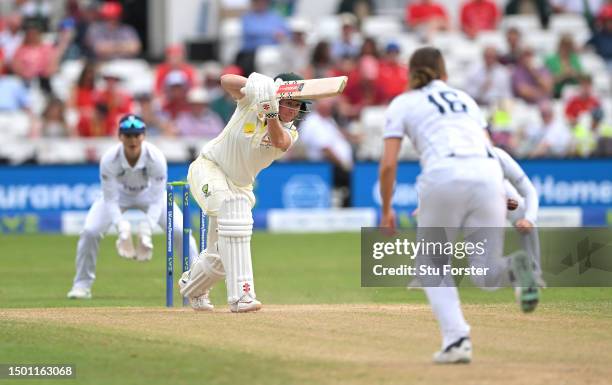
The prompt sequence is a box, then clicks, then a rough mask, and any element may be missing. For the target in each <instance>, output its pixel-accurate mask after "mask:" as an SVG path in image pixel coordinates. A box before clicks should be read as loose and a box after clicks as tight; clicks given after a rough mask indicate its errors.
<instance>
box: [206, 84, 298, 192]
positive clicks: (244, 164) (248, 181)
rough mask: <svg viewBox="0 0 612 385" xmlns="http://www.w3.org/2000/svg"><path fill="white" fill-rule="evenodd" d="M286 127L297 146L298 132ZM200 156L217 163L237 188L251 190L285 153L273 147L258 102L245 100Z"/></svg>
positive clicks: (246, 98)
mask: <svg viewBox="0 0 612 385" xmlns="http://www.w3.org/2000/svg"><path fill="white" fill-rule="evenodd" d="M283 126H284V127H285V130H286V131H287V132H288V133H289V136H290V137H291V145H293V143H295V141H296V140H297V138H298V133H297V130H296V129H295V128H294V127H292V124H286V125H285V124H283ZM200 153H201V154H202V156H204V158H206V159H208V160H211V161H213V162H215V163H216V164H217V165H218V166H219V168H220V169H221V170H222V171H223V172H224V173H225V175H226V176H227V177H228V178H229V179H230V180H231V181H232V182H233V183H234V184H235V185H237V186H239V187H247V186H250V185H252V184H253V182H254V181H255V177H256V176H257V174H259V172H260V171H261V170H263V169H264V168H266V167H268V166H269V165H270V164H271V163H272V162H274V161H275V160H276V159H278V158H280V157H282V156H283V155H284V154H285V151H283V150H281V149H279V148H276V147H274V146H272V142H271V140H270V136H269V135H268V129H267V127H266V122H265V120H264V119H260V118H259V117H258V115H257V104H256V102H255V101H253V100H251V99H250V98H249V97H248V96H244V97H243V98H242V99H240V100H239V101H238V106H237V108H236V111H234V114H233V115H232V118H231V119H230V121H229V122H228V123H227V125H226V126H225V128H224V129H223V131H222V132H221V133H220V134H219V135H218V136H217V137H216V138H214V139H213V140H211V141H210V142H208V143H207V144H206V145H205V146H204V147H203V148H202V150H201V151H200Z"/></svg>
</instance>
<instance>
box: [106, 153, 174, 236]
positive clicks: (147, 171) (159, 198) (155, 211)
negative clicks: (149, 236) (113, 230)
mask: <svg viewBox="0 0 612 385" xmlns="http://www.w3.org/2000/svg"><path fill="white" fill-rule="evenodd" d="M167 179H168V164H167V163H166V157H165V156H164V154H163V153H162V152H161V151H160V150H159V149H158V148H157V147H155V146H154V145H153V144H151V143H149V142H146V141H144V142H143V143H142V152H141V153H140V157H139V158H138V161H137V162H136V164H135V165H134V167H131V166H130V165H129V163H128V161H127V159H126V158H125V153H124V151H123V143H118V144H117V145H115V146H113V147H112V148H110V149H109V150H108V151H106V152H105V153H104V155H102V159H101V160H100V181H101V183H102V194H103V195H102V196H103V199H104V201H105V202H107V203H110V204H111V207H112V208H111V211H112V218H113V223H117V222H118V221H119V220H120V219H121V210H120V207H132V206H135V205H136V204H137V205H138V206H141V207H148V209H147V218H148V219H149V221H150V222H151V225H152V226H153V225H154V224H156V223H157V222H158V220H159V218H160V215H161V214H162V210H163V205H164V202H165V198H164V192H165V190H166V180H167Z"/></svg>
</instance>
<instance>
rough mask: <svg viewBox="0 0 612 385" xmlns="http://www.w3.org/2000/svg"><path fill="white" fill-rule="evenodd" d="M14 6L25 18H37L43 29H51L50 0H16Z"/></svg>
mask: <svg viewBox="0 0 612 385" xmlns="http://www.w3.org/2000/svg"><path fill="white" fill-rule="evenodd" d="M14 7H15V8H16V9H17V10H18V11H19V13H20V14H21V16H23V18H24V19H30V20H36V21H37V22H38V24H39V25H40V28H41V30H42V31H45V32H46V31H48V30H49V18H50V16H51V4H50V2H49V1H48V0H15V4H14Z"/></svg>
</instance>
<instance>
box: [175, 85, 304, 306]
mask: <svg viewBox="0 0 612 385" xmlns="http://www.w3.org/2000/svg"><path fill="white" fill-rule="evenodd" d="M301 79H302V78H301V77H300V76H298V75H296V74H292V73H289V74H280V75H278V76H276V78H275V80H276V83H275V80H273V79H272V78H269V77H267V76H264V75H261V74H258V73H252V74H251V75H250V76H249V77H248V79H247V78H244V77H242V76H238V75H224V76H223V77H221V86H222V87H223V88H224V89H225V90H226V91H227V92H228V93H229V94H230V95H231V96H232V97H233V98H234V99H235V100H236V101H237V108H236V111H235V112H234V115H233V116H232V118H231V120H230V121H229V122H228V124H227V126H226V127H225V129H224V130H223V132H221V134H219V136H217V137H216V138H215V139H213V140H212V141H211V142H209V143H208V144H206V145H205V146H204V147H203V148H202V150H201V152H200V155H199V156H198V158H197V159H196V160H195V161H194V162H193V163H192V164H191V166H190V167H189V174H188V176H187V180H188V181H189V186H190V188H191V195H192V196H193V197H194V199H195V200H196V202H197V203H198V204H199V205H200V207H201V208H202V210H204V211H205V212H206V214H207V217H208V228H209V231H208V238H207V245H208V247H207V249H206V250H205V251H204V252H202V254H200V256H199V258H197V259H196V260H195V261H194V263H193V264H192V265H191V266H192V268H191V270H189V271H187V272H185V273H184V274H183V276H182V277H181V280H180V281H179V286H180V289H181V294H182V295H183V296H186V297H188V298H189V299H190V302H191V306H192V307H193V309H195V310H212V309H213V305H212V304H211V302H210V300H209V297H208V293H209V291H210V288H212V287H213V285H214V284H215V283H217V282H218V281H219V280H221V279H223V278H224V277H225V282H226V286H227V302H228V304H229V306H230V310H231V311H232V312H249V311H256V310H259V309H260V308H261V302H260V301H258V300H257V299H256V295H255V282H254V280H253V266H252V263H251V234H252V231H253V216H252V214H251V209H252V208H253V206H254V205H255V196H254V195H253V182H254V181H255V177H256V176H257V174H258V173H259V172H260V171H261V170H262V169H264V168H266V167H268V166H269V165H270V164H271V163H272V162H273V161H274V160H276V159H278V158H280V157H281V156H283V154H285V152H286V151H287V150H288V149H289V148H290V147H291V146H292V145H293V144H294V143H295V141H296V140H297V138H298V132H297V130H296V128H295V126H294V125H293V121H294V120H295V119H296V118H298V116H299V115H300V114H301V113H302V112H303V111H304V110H305V107H306V105H305V103H306V102H304V101H300V100H281V101H280V102H279V100H278V99H277V98H276V89H277V87H278V84H279V82H281V81H289V80H301Z"/></svg>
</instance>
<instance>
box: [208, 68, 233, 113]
mask: <svg viewBox="0 0 612 385" xmlns="http://www.w3.org/2000/svg"><path fill="white" fill-rule="evenodd" d="M222 74H223V67H222V66H221V64H219V63H218V62H214V61H210V62H207V63H206V64H204V66H203V67H202V87H204V89H205V90H206V92H207V93H208V96H209V97H210V100H215V99H217V98H218V97H219V96H221V95H223V93H224V90H223V87H221V75H222ZM234 104H235V103H234Z"/></svg>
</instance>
